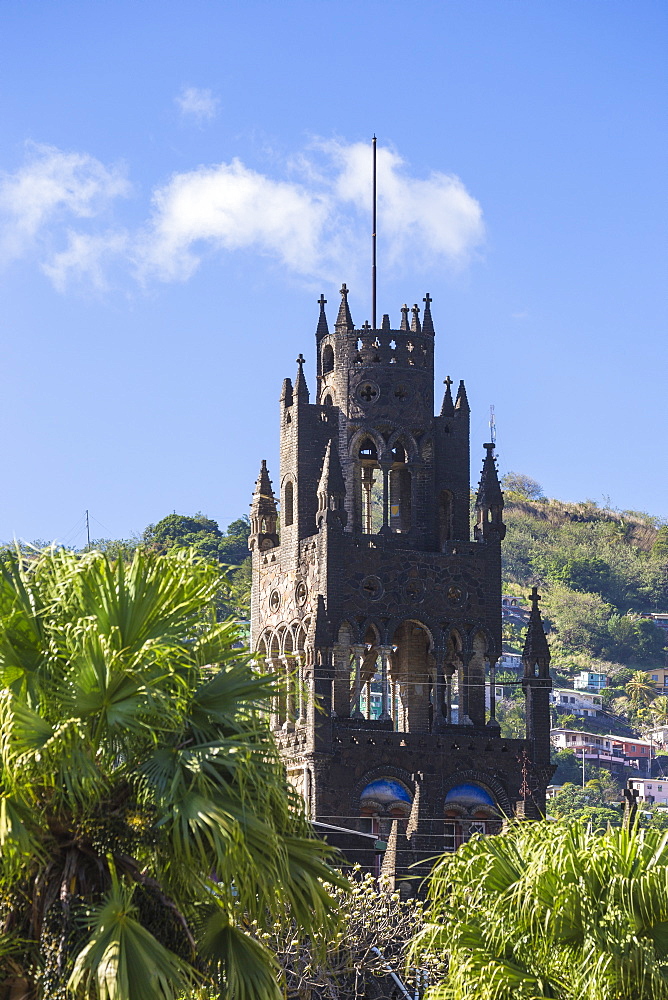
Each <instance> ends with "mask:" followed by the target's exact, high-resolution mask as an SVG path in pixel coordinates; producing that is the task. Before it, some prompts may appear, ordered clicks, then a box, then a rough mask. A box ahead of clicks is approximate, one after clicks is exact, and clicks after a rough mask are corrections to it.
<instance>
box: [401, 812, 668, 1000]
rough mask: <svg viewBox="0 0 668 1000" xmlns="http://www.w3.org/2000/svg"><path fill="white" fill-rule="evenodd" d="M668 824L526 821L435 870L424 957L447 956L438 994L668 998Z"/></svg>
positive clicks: (420, 950)
mask: <svg viewBox="0 0 668 1000" xmlns="http://www.w3.org/2000/svg"><path fill="white" fill-rule="evenodd" d="M667 845H668V834H666V833H662V832H660V831H658V830H655V829H648V830H639V829H638V828H637V827H632V828H631V829H628V828H614V829H613V828H610V827H609V828H608V830H607V832H606V833H604V834H601V835H595V834H593V833H592V831H591V829H590V828H588V827H587V825H586V824H584V823H578V822H571V823H566V822H547V821H544V822H540V823H518V824H516V825H514V826H512V827H510V829H509V830H508V831H507V832H506V833H505V834H503V835H501V836H497V837H487V838H482V837H478V836H477V837H474V838H473V839H472V840H470V841H469V842H468V843H467V844H465V845H464V846H463V847H461V848H460V849H459V850H458V851H457V853H456V854H454V855H450V856H447V857H445V858H444V859H443V860H442V861H441V862H440V863H439V865H438V866H437V867H436V869H435V870H434V872H433V874H432V877H431V887H430V907H429V910H428V912H427V924H426V927H425V929H424V930H423V931H422V932H421V933H420V934H419V935H418V936H417V938H416V939H414V942H413V946H412V949H413V960H414V961H415V962H416V963H417V962H419V959H420V956H421V955H422V954H424V953H427V954H429V953H432V954H433V953H436V954H437V955H444V954H446V953H447V956H448V974H447V977H446V978H445V979H444V980H443V981H442V982H440V983H439V984H438V985H435V986H434V987H432V989H431V990H430V992H429V993H428V997H429V1000H437V998H438V1000H470V998H474V997H475V998H476V1000H510V998H513V1000H546V998H548V997H549V998H559V1000H665V998H667V997H668V846H667Z"/></svg>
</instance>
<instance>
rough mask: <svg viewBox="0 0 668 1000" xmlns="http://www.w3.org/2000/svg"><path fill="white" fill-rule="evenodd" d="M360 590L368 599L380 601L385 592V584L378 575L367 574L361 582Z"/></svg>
mask: <svg viewBox="0 0 668 1000" xmlns="http://www.w3.org/2000/svg"><path fill="white" fill-rule="evenodd" d="M360 590H361V591H362V596H363V597H366V599H367V601H379V600H380V599H381V597H382V596H383V594H384V593H385V589H384V587H383V584H382V583H381V582H380V580H379V578H378V577H377V576H365V577H364V579H363V580H362V582H361V584H360Z"/></svg>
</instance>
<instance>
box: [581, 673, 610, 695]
mask: <svg viewBox="0 0 668 1000" xmlns="http://www.w3.org/2000/svg"><path fill="white" fill-rule="evenodd" d="M573 685H574V687H575V690H576V691H594V692H595V691H602V690H603V688H605V687H607V685H608V677H607V674H599V673H596V671H594V670H581V671H580V673H579V674H578V675H577V677H576V678H575V680H574V682H573Z"/></svg>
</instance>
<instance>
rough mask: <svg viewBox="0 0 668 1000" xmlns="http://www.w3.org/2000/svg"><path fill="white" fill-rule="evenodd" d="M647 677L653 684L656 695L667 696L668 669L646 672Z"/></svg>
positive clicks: (660, 668)
mask: <svg viewBox="0 0 668 1000" xmlns="http://www.w3.org/2000/svg"><path fill="white" fill-rule="evenodd" d="M647 676H648V677H649V679H650V680H651V681H652V682H653V684H654V687H655V688H656V690H657V693H658V694H668V668H665V669H664V668H662V667H659V668H658V669H656V668H655V669H654V670H653V672H651V673H650V672H649V671H648V673H647Z"/></svg>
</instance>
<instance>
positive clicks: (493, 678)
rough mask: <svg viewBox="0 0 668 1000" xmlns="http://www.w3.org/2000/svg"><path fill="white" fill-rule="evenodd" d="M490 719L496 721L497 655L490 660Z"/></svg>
mask: <svg viewBox="0 0 668 1000" xmlns="http://www.w3.org/2000/svg"><path fill="white" fill-rule="evenodd" d="M489 721H490V722H496V657H490V660H489Z"/></svg>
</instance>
